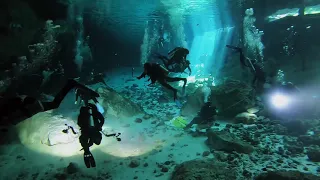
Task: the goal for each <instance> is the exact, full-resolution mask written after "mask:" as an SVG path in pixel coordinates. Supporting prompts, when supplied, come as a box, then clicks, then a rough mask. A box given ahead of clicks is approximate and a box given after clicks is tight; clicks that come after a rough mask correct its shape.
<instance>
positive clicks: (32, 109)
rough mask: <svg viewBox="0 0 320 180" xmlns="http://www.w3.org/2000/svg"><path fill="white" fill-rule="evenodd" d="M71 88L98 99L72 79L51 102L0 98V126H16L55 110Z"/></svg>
mask: <svg viewBox="0 0 320 180" xmlns="http://www.w3.org/2000/svg"><path fill="white" fill-rule="evenodd" d="M73 88H76V89H80V90H81V92H85V93H86V94H87V95H88V96H90V97H94V98H97V97H99V94H98V93H96V92H95V91H93V90H91V89H89V88H88V87H86V86H84V85H82V84H80V83H78V82H77V81H75V80H73V79H70V80H68V82H67V84H66V85H65V86H64V87H63V88H62V89H61V90H60V92H59V93H58V94H57V95H56V96H55V98H54V100H53V101H51V102H42V101H40V100H38V99H36V98H33V97H30V96H16V97H11V98H7V97H0V125H5V126H7V125H10V124H11V125H16V124H18V123H20V122H22V121H24V120H26V119H28V118H30V117H32V116H34V115H36V114H38V113H39V112H44V111H48V110H52V109H57V108H58V107H59V106H60V104H61V102H62V100H63V99H64V98H65V96H66V95H67V94H68V92H69V91H70V90H71V89H73Z"/></svg>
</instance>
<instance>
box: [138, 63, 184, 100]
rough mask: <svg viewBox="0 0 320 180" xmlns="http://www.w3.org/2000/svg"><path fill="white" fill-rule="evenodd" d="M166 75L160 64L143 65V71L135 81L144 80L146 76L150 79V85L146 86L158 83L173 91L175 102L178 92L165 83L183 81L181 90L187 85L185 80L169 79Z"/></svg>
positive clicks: (166, 72) (166, 71) (178, 78)
mask: <svg viewBox="0 0 320 180" xmlns="http://www.w3.org/2000/svg"><path fill="white" fill-rule="evenodd" d="M168 74H169V72H168V70H167V69H165V68H164V67H163V66H161V65H160V64H157V63H145V64H144V71H143V73H142V74H141V75H140V76H139V77H137V79H141V78H145V77H146V75H148V76H149V77H150V78H149V80H151V83H150V84H149V85H148V86H150V85H152V84H154V83H155V82H156V81H158V82H159V83H160V84H161V85H162V86H163V87H165V88H167V89H169V90H172V91H173V98H174V100H176V99H177V93H178V90H177V89H175V88H173V87H172V86H170V85H169V84H168V83H167V82H176V81H184V84H183V88H185V86H186V84H187V78H180V77H169V76H168Z"/></svg>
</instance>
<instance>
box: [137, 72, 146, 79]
mask: <svg viewBox="0 0 320 180" xmlns="http://www.w3.org/2000/svg"><path fill="white" fill-rule="evenodd" d="M146 75H147V73H146V72H145V71H143V73H142V74H141V75H140V76H139V77H137V79H141V78H145V77H146Z"/></svg>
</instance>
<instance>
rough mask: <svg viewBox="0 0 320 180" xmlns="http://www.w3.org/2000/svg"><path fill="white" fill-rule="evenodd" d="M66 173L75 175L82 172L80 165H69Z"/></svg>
mask: <svg viewBox="0 0 320 180" xmlns="http://www.w3.org/2000/svg"><path fill="white" fill-rule="evenodd" d="M65 171H66V173H68V174H74V173H77V172H79V171H80V169H79V166H78V164H76V163H73V162H71V163H69V165H68V166H67V168H66V169H65Z"/></svg>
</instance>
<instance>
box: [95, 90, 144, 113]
mask: <svg viewBox="0 0 320 180" xmlns="http://www.w3.org/2000/svg"><path fill="white" fill-rule="evenodd" d="M98 93H99V94H100V97H101V98H100V100H99V102H100V104H101V105H102V106H103V107H104V108H105V111H106V113H108V114H111V115H114V116H116V117H118V118H122V117H132V116H136V115H139V114H145V112H144V111H143V109H142V107H141V106H139V105H137V104H135V103H134V102H132V101H131V100H130V99H127V98H125V97H123V96H121V95H120V94H119V93H117V92H116V91H115V90H113V89H111V88H108V87H107V88H98Z"/></svg>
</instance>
